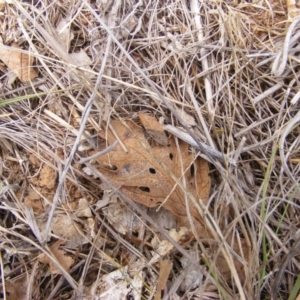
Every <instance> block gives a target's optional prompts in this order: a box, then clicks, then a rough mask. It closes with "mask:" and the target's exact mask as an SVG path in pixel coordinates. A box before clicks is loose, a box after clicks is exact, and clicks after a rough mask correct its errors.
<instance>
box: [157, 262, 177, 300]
mask: <svg viewBox="0 0 300 300" xmlns="http://www.w3.org/2000/svg"><path fill="white" fill-rule="evenodd" d="M159 267H160V268H159V277H158V281H157V288H156V293H155V297H154V299H155V300H159V299H162V298H161V292H162V291H163V290H164V289H165V287H166V285H167V281H168V277H169V275H170V272H171V269H172V267H173V263H172V262H171V261H170V260H169V259H164V260H161V261H160V262H159Z"/></svg>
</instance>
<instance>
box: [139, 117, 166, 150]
mask: <svg viewBox="0 0 300 300" xmlns="http://www.w3.org/2000/svg"><path fill="white" fill-rule="evenodd" d="M138 116H139V119H140V121H141V122H142V124H143V126H144V128H145V129H146V131H147V133H148V134H149V135H150V136H151V137H152V138H153V139H154V140H155V142H157V143H158V144H160V145H163V146H167V145H168V138H167V136H166V134H165V131H164V127H163V125H161V124H159V123H158V122H157V121H156V119H155V118H154V117H152V116H149V115H147V114H143V113H139V115H138Z"/></svg>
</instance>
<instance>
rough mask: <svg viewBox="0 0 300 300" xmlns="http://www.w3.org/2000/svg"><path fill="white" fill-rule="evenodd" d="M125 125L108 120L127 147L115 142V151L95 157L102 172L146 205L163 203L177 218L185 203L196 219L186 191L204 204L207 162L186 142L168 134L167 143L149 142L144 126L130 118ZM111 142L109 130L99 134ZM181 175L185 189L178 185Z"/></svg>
mask: <svg viewBox="0 0 300 300" xmlns="http://www.w3.org/2000/svg"><path fill="white" fill-rule="evenodd" d="M125 124H126V126H125V125H123V124H122V122H121V121H119V120H114V121H111V125H112V127H113V128H114V130H115V132H116V134H117V135H118V136H119V138H120V139H121V141H122V142H123V143H124V145H125V146H126V148H127V150H128V152H127V153H126V152H124V150H123V149H122V148H121V146H120V145H119V144H118V145H117V146H116V147H115V148H114V150H112V151H111V152H109V153H108V154H106V155H103V156H100V157H99V158H97V162H98V163H99V164H100V169H101V172H102V173H103V174H104V175H105V176H106V177H107V178H108V179H109V180H110V181H111V182H112V183H113V184H114V185H116V186H117V187H119V188H120V189H121V191H122V192H123V193H124V194H125V195H127V196H128V197H129V198H131V199H132V200H134V201H136V202H139V203H142V204H144V205H146V206H147V207H157V206H159V205H163V207H164V208H166V209H167V210H168V211H170V212H171V213H172V214H174V215H175V216H177V217H186V216H187V205H188V209H189V211H190V213H191V215H192V216H193V217H194V218H196V219H199V217H198V212H197V209H196V207H195V206H194V205H193V204H192V203H191V201H190V200H189V198H187V201H186V200H185V194H187V193H186V191H187V192H188V194H191V195H192V196H193V197H194V198H195V199H201V200H202V201H204V202H205V203H206V202H207V200H208V196H209V191H210V177H209V175H208V172H209V167H208V163H207V162H206V161H205V160H203V159H202V158H195V157H194V155H193V154H192V153H191V152H190V151H189V145H188V144H186V143H185V142H182V141H179V148H177V146H176V143H175V139H174V138H173V137H170V138H169V140H168V145H167V146H161V145H153V146H152V147H151V146H150V145H149V143H148V141H147V139H146V138H145V136H144V132H143V129H142V128H141V127H139V126H138V125H137V124H135V123H134V122H132V121H126V122H125ZM100 135H101V136H102V137H103V138H105V139H107V141H108V143H109V144H112V143H113V142H114V141H115V140H116V138H115V136H114V135H113V133H112V132H111V131H110V130H109V131H108V132H107V134H105V133H100ZM182 177H184V179H185V182H186V191H182V189H181V188H180V187H179V186H178V184H177V183H178V181H181V179H182ZM181 182H182V181H181Z"/></svg>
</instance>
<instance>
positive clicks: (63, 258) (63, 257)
mask: <svg viewBox="0 0 300 300" xmlns="http://www.w3.org/2000/svg"><path fill="white" fill-rule="evenodd" d="M62 243H63V241H60V240H58V241H56V242H55V243H54V244H53V245H52V246H50V247H49V248H50V250H51V252H52V254H53V255H54V256H55V259H56V260H57V261H58V262H59V263H60V265H61V266H62V267H63V268H64V269H65V270H66V271H69V270H70V267H71V266H72V265H73V263H74V259H73V258H72V257H70V256H68V255H67V254H66V252H65V251H64V250H61V249H59V246H60V245H61V244H62ZM37 259H38V260H39V261H40V262H41V263H43V264H48V265H49V271H50V272H51V273H52V274H61V272H60V270H58V269H57V267H56V266H55V264H54V263H53V262H52V260H51V259H50V258H49V257H48V256H47V255H46V254H44V253H41V254H40V255H38V257H37Z"/></svg>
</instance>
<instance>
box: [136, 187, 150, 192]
mask: <svg viewBox="0 0 300 300" xmlns="http://www.w3.org/2000/svg"><path fill="white" fill-rule="evenodd" d="M139 189H140V190H141V191H143V192H146V193H150V189H149V188H148V187H147V186H139Z"/></svg>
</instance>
